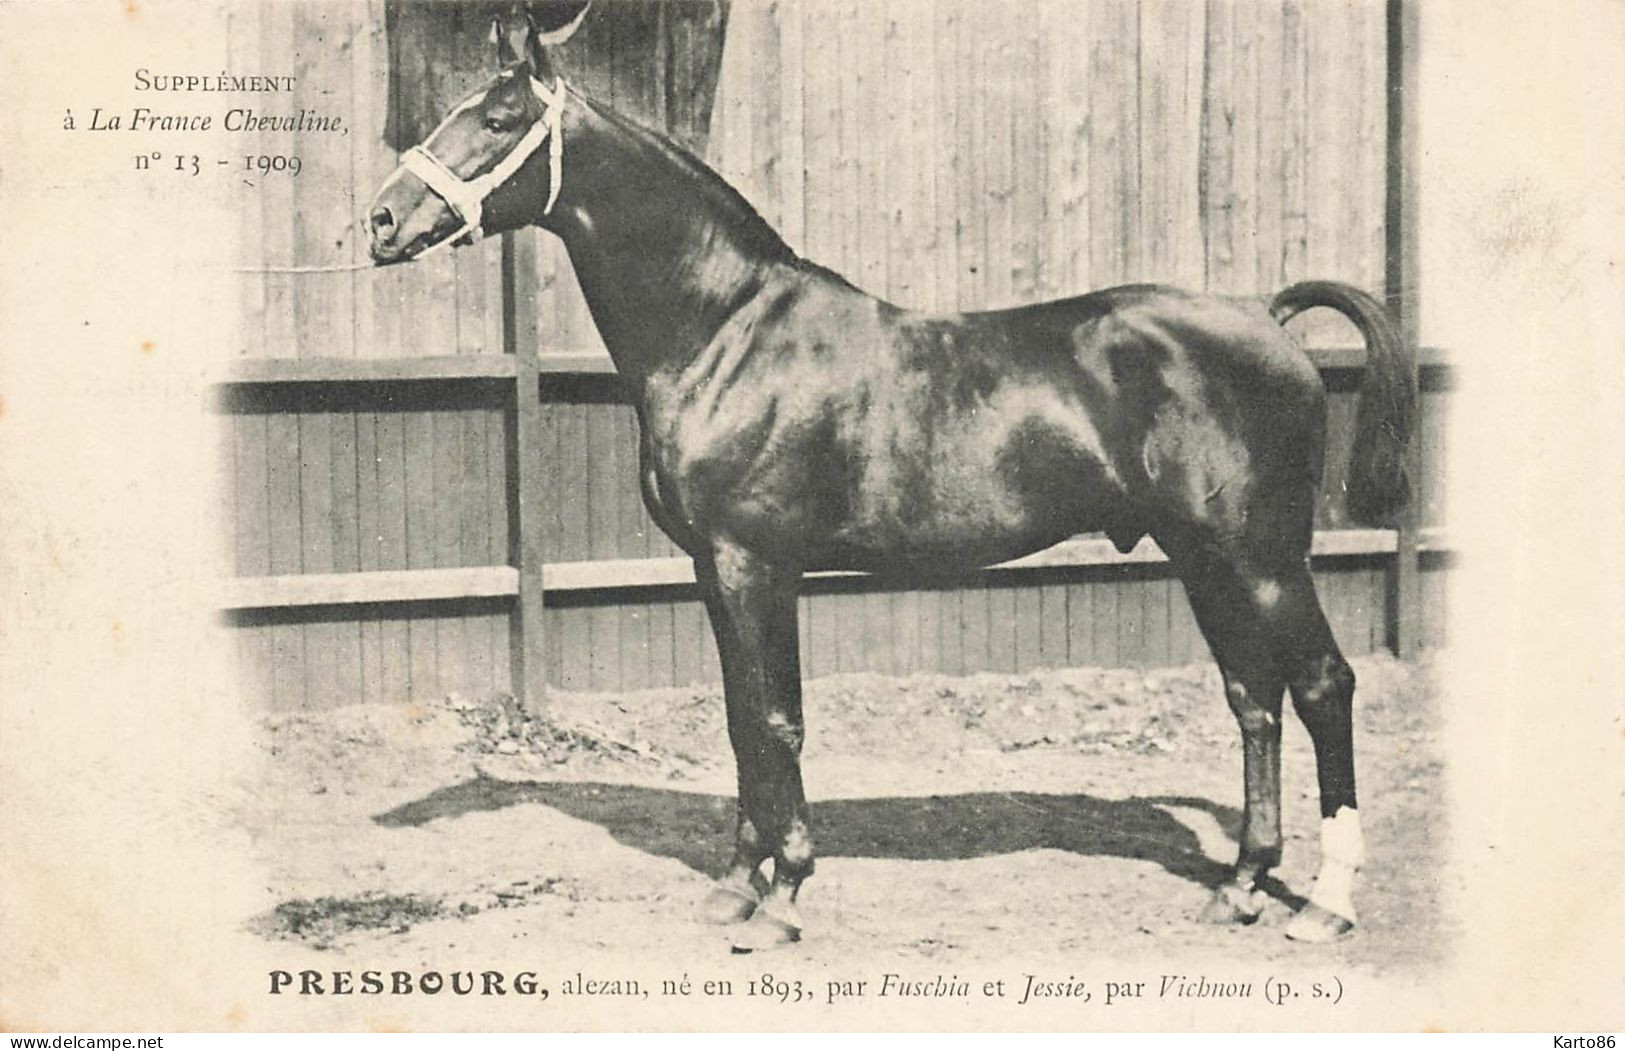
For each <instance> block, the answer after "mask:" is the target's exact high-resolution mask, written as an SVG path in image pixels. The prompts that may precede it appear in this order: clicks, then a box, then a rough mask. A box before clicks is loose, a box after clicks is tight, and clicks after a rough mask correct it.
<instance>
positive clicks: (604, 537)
mask: <svg viewBox="0 0 1625 1051" xmlns="http://www.w3.org/2000/svg"><path fill="white" fill-rule="evenodd" d="M583 409H584V411H585V414H586V421H585V422H586V431H587V434H586V438H587V464H588V465H589V466H588V469H587V488H586V496H587V508H586V511H587V535H586V537H585V540H586V544H585V548H586V555H587V557H588V558H594V559H598V558H619V557H622V556H621V552H620V551H619V550H618V549H619V546H620V543H621V499H620V497H621V491H620V488H619V487H618V486H617V485H616V482H617V481H618V480H619V475H620V473H621V467H620V448H619V443H618V442H617V441H616V435H615V430H616V422H617V421H616V418H615V417H616V407H615V406H612V405H588V406H584V407H583Z"/></svg>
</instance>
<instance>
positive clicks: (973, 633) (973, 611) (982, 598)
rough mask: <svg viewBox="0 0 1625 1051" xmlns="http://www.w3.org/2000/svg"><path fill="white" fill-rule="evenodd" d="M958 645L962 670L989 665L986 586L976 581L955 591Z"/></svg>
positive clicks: (976, 669) (982, 667) (991, 661)
mask: <svg viewBox="0 0 1625 1051" xmlns="http://www.w3.org/2000/svg"><path fill="white" fill-rule="evenodd" d="M959 601H960V606H959V645H960V648H961V650H962V651H963V653H964V669H963V670H964V671H965V672H966V673H969V672H977V671H986V670H987V669H989V668H991V667H993V658H992V651H991V648H990V644H989V641H988V634H989V631H988V619H989V602H988V589H987V585H986V584H985V583H984V582H981V581H978V582H977V583H975V584H973V585H969V586H967V587H965V588H963V589H961V590H960V592H959Z"/></svg>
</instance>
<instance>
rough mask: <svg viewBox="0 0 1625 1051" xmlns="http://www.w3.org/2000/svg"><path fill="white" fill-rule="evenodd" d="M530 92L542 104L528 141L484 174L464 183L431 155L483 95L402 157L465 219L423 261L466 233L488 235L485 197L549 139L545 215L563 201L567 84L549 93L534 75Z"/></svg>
mask: <svg viewBox="0 0 1625 1051" xmlns="http://www.w3.org/2000/svg"><path fill="white" fill-rule="evenodd" d="M530 90H531V91H532V92H534V93H535V95H536V98H537V100H538V101H539V102H541V104H542V115H541V116H540V117H539V118H537V120H536V122H535V123H534V124H532V125H531V126H530V128H529V129H528V130H527V131H526V132H525V136H524V138H522V139H520V140H519V141H518V142H517V143H515V144H514V148H513V149H512V150H509V151H508V155H507V156H505V157H503V158H502V159H501V160H500V161H498V162H497V163H496V165H495V166H494V167H493V168H492V169H491V170H490V171H488V172H486V173H485V174H484V175H478V176H475V177H474V178H472V179H464V178H463V177H462V176H460V175H458V174H457V173H456V172H454V171H452V170H451V168H450V167H448V166H447V165H446V164H445V162H443V161H442V160H441V159H440V158H439V157H436V156H435V155H434V154H433V153H430V152H429V147H428V145H427V143H428V142H431V141H433V140H434V137H435V136H436V135H438V134H439V133H440V131H441V129H442V128H444V127H445V126H446V125H447V124H450V123H451V122H452V121H453V120H454V119H456V117H457V116H458V114H460V113H462V112H463V111H464V110H466V109H468V108H470V107H471V106H474V105H477V104H478V103H479V101H480V96H478V95H476V96H475V97H474V98H471V99H469V100H468V101H467V102H465V103H463V104H462V105H461V106H459V107H457V108H456V109H454V110H452V111H451V113H449V114H447V115H446V119H445V120H443V121H441V122H440V126H439V127H437V128H435V130H434V131H432V132H430V133H429V138H428V139H426V140H425V141H424V143H423V144H420V145H417V146H413V147H412V148H411V149H409V150H407V151H406V153H405V154H404V155H402V157H401V167H402V168H405V169H406V170H407V171H409V172H411V173H412V174H413V175H416V176H417V177H418V178H419V179H422V180H423V182H424V183H425V184H426V185H427V186H428V187H429V189H430V190H433V191H434V193H435V195H436V196H438V197H439V198H440V199H441V200H443V201H445V202H446V206H447V207H448V208H450V209H451V210H452V213H453V214H454V215H456V216H457V218H459V219H461V220H462V221H463V225H462V226H461V227H460V228H459V229H458V230H457V231H456V232H455V233H453V234H451V235H450V236H448V237H445V238H443V239H441V240H440V241H438V242H436V243H435V244H434V245H432V246H430V247H429V248H428V249H427V250H425V251H423V252H420V253H418V255H417V258H418V259H422V258H423V257H424V256H426V255H428V254H429V253H430V252H434V251H437V250H439V249H440V248H443V247H445V246H446V245H449V244H455V243H456V242H457V241H458V240H460V239H461V238H462V237H463V235H464V234H469V233H472V234H473V237H472V240H478V239H479V238H480V237H483V236H484V232H483V231H482V230H481V229H480V222H481V220H482V219H483V218H484V214H485V200H486V198H487V197H490V196H491V194H492V193H494V192H495V191H496V189H497V187H499V186H501V185H502V184H503V183H505V182H507V181H508V180H509V179H511V178H513V175H514V173H515V172H517V171H518V170H519V169H520V167H521V166H523V165H524V163H525V162H526V161H528V160H530V157H531V154H533V153H535V152H536V151H537V150H539V149H541V147H542V143H543V142H544V141H545V142H546V143H547V145H548V150H547V158H548V168H549V171H548V186H547V207H545V208H543V209H542V214H543V215H547V214H549V213H551V212H552V211H553V203H554V202H555V201H557V200H558V199H559V183H560V181H561V179H562V176H563V169H564V97H565V90H564V81H562V80H559V79H557V78H555V80H554V83H553V87H552V89H551V90H549V89H548V88H547V86H546V85H544V84H543V83H542V82H541V81H539V80H537V79H536V78H535V77H531V78H530Z"/></svg>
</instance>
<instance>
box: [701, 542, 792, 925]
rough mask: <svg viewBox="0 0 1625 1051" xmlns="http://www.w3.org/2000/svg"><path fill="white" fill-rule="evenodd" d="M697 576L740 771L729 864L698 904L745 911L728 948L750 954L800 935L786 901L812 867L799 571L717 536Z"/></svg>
mask: <svg viewBox="0 0 1625 1051" xmlns="http://www.w3.org/2000/svg"><path fill="white" fill-rule="evenodd" d="M700 577H701V587H702V590H704V591H706V608H707V610H708V612H709V613H710V615H711V624H712V628H713V630H714V631H715V632H716V635H717V651H718V654H719V656H720V657H721V658H722V664H723V693H724V696H725V699H726V703H727V706H728V736H729V740H730V742H731V743H732V745H733V749H734V758H735V761H736V762H737V764H738V771H739V825H738V832H737V835H736V837H735V844H734V858H733V863H732V865H731V866H730V870H729V873H728V875H727V876H725V877H724V880H723V882H722V883H721V884H720V885H719V887H718V888H717V890H715V891H713V893H712V896H711V898H709V899H708V901H707V910H708V912H710V913H711V917H712V918H713V919H723V920H734V919H743V918H745V917H746V916H749V922H748V923H747V924H746V925H745V926H744V927H743V928H741V929H740V930H739V932H738V933H737V934H736V936H735V938H734V947H735V949H737V950H741V951H749V950H752V949H761V948H768V947H771V946H773V945H778V944H782V943H784V942H789V941H795V940H797V939H798V938H799V937H800V936H801V920H800V917H799V915H798V913H797V911H796V905H795V900H796V895H797V893H798V892H799V890H800V887H801V882H802V881H803V880H804V879H806V878H807V877H808V876H809V875H811V874H812V870H813V846H812V835H811V831H810V825H809V821H808V816H807V800H806V796H805V793H804V791H803V788H802V783H801V743H802V739H803V737H804V730H803V723H802V715H801V668H800V655H799V653H798V650H797V632H796V593H797V587H798V585H799V583H800V573H799V572H797V571H796V570H794V569H791V568H787V567H782V566H776V565H773V564H770V563H768V562H766V561H764V560H762V559H760V558H758V557H756V556H754V555H752V554H750V553H749V552H747V551H745V550H743V549H742V548H739V547H738V546H737V545H733V544H731V543H728V542H726V541H719V542H718V543H716V545H715V556H714V558H713V559H712V560H710V561H709V562H708V564H707V565H706V566H705V568H704V569H703V570H702V572H701V574H700ZM769 857H771V858H772V859H773V881H772V884H771V886H770V887H769V888H768V889H767V892H766V895H765V896H764V897H762V898H761V899H760V902H759V904H758V903H757V901H756V896H757V890H758V888H757V887H756V886H755V880H756V878H757V870H758V868H759V866H760V864H761V862H762V861H764V860H766V859H767V858H769Z"/></svg>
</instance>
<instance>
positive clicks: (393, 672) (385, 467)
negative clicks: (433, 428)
mask: <svg viewBox="0 0 1625 1051" xmlns="http://www.w3.org/2000/svg"><path fill="white" fill-rule="evenodd" d="M406 416H407V414H406V413H404V412H399V411H394V412H380V413H378V414H377V416H376V417H375V418H374V426H375V428H376V432H377V442H378V452H377V467H378V568H379V569H406V568H408V565H409V562H410V560H409V558H408V557H407V529H406V522H407V513H406V503H407V487H406V479H407V460H406ZM409 632H410V629H409V628H408V626H407V622H406V619H405V618H403V617H398V616H393V617H386V618H381V619H380V620H379V622H378V653H379V673H380V692H381V693H382V694H383V697H384V699H385V700H386V701H390V702H394V703H404V702H406V701H407V700H409V699H410V698H411V639H410V634H409Z"/></svg>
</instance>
